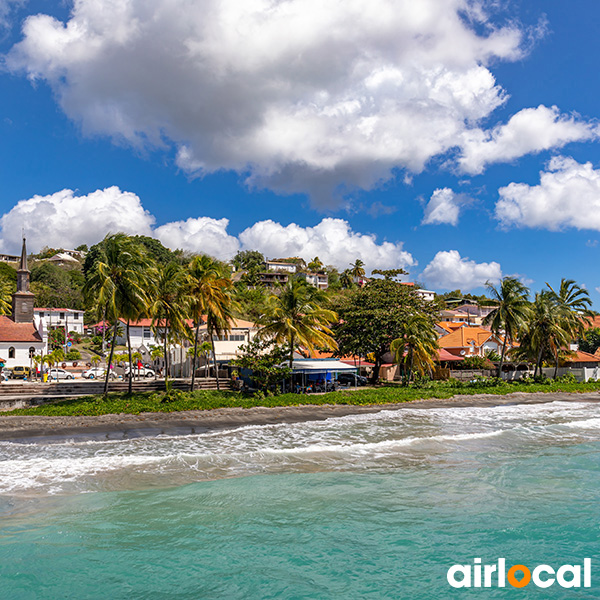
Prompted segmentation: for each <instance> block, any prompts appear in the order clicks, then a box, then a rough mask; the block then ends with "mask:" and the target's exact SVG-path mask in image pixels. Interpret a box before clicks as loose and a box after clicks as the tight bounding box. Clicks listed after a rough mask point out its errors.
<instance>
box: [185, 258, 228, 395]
mask: <svg viewBox="0 0 600 600" xmlns="http://www.w3.org/2000/svg"><path fill="white" fill-rule="evenodd" d="M188 274H189V278H190V284H189V285H190V287H189V290H188V293H189V295H190V309H191V315H192V319H193V322H194V328H195V331H194V354H193V356H192V382H191V388H190V390H191V391H193V389H194V383H195V381H196V359H197V356H198V342H199V334H200V326H201V325H202V323H203V322H204V320H205V322H206V328H207V333H208V335H209V336H210V341H211V345H212V349H213V356H214V363H215V375H216V379H217V389H219V371H218V368H217V354H216V352H215V348H214V336H215V335H217V336H219V335H221V334H222V333H223V332H224V331H229V330H230V328H231V321H232V319H233V310H234V309H235V304H234V302H233V299H232V296H231V291H232V289H233V282H232V281H231V278H230V277H228V276H226V275H225V274H224V273H223V270H222V268H221V266H220V264H219V263H218V262H217V261H215V260H214V259H212V258H210V257H209V256H196V257H195V258H194V259H193V260H192V261H191V263H190V264H189V266H188Z"/></svg>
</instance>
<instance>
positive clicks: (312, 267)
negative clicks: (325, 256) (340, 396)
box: [306, 256, 325, 273]
mask: <svg viewBox="0 0 600 600" xmlns="http://www.w3.org/2000/svg"><path fill="white" fill-rule="evenodd" d="M324 266H325V265H323V263H322V262H321V261H320V260H319V257H318V256H315V257H314V258H313V259H312V260H311V261H310V262H309V263H308V264H307V265H306V268H307V269H308V270H309V271H311V272H313V273H317V272H319V271H322V270H323V267H324Z"/></svg>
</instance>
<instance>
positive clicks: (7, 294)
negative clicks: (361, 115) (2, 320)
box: [0, 277, 16, 315]
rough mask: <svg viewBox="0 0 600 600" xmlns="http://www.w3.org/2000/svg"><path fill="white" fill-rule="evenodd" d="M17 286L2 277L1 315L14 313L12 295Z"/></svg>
mask: <svg viewBox="0 0 600 600" xmlns="http://www.w3.org/2000/svg"><path fill="white" fill-rule="evenodd" d="M15 290H16V286H15V284H14V283H13V282H12V281H10V280H9V279H7V278H5V277H0V315H10V314H11V312H12V294H13V293H14V291H15Z"/></svg>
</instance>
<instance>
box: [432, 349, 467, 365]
mask: <svg viewBox="0 0 600 600" xmlns="http://www.w3.org/2000/svg"><path fill="white" fill-rule="evenodd" d="M438 360H439V361H440V362H441V361H450V360H457V361H458V360H465V359H464V358H463V357H462V356H454V354H450V352H448V350H444V348H440V349H439V350H438Z"/></svg>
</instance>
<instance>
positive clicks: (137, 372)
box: [125, 365, 156, 377]
mask: <svg viewBox="0 0 600 600" xmlns="http://www.w3.org/2000/svg"><path fill="white" fill-rule="evenodd" d="M133 376H134V377H156V373H155V372H154V371H153V370H152V369H149V368H148V367H133ZM125 377H129V365H127V366H126V367H125Z"/></svg>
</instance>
